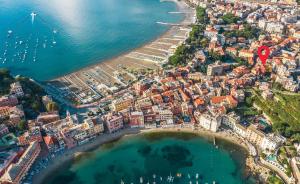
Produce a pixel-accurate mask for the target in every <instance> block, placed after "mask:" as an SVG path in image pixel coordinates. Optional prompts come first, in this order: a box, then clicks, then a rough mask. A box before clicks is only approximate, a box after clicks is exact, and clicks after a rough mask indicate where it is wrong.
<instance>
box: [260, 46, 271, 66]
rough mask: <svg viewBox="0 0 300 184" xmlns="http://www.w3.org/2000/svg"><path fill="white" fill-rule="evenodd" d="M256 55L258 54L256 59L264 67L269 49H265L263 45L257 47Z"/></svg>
mask: <svg viewBox="0 0 300 184" xmlns="http://www.w3.org/2000/svg"><path fill="white" fill-rule="evenodd" d="M257 54H258V57H259V59H260V60H261V62H262V64H263V65H265V64H266V61H267V59H268V57H269V55H270V49H269V47H267V46H265V45H263V46H260V47H258V50H257Z"/></svg>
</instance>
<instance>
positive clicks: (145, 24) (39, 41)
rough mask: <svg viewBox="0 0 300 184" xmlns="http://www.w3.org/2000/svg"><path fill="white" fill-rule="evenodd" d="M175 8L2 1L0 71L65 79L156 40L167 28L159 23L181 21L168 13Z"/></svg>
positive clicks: (155, 1)
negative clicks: (4, 69)
mask: <svg viewBox="0 0 300 184" xmlns="http://www.w3.org/2000/svg"><path fill="white" fill-rule="evenodd" d="M176 9H177V7H176V4H175V3H172V2H160V1H159V0H51V1H45V0H0V68H2V67H7V68H9V69H10V70H11V71H12V72H13V74H22V75H26V76H30V77H33V78H35V79H37V80H48V79H52V78H54V77H58V76H61V75H64V74H66V73H69V72H72V71H75V70H78V69H81V68H82V67H85V66H89V65H91V64H95V63H97V62H99V61H103V60H105V59H109V58H112V57H114V56H117V55H119V54H121V53H124V52H127V51H129V50H132V49H134V48H137V47H139V46H141V45H143V44H145V43H146V42H148V41H150V40H153V39H155V38H156V37H157V36H159V35H160V34H162V33H163V32H165V31H166V30H167V29H168V27H167V26H164V25H159V24H156V22H157V21H162V22H179V21H180V20H182V18H183V17H182V15H180V14H169V13H168V12H170V11H176ZM32 12H34V13H35V14H33V15H32V16H31V13H32ZM32 18H33V19H32ZM24 55H25V56H24Z"/></svg>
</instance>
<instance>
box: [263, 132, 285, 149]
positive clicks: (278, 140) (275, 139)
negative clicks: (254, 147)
mask: <svg viewBox="0 0 300 184" xmlns="http://www.w3.org/2000/svg"><path fill="white" fill-rule="evenodd" d="M285 141H286V138H284V137H283V136H280V135H276V134H268V135H267V136H264V138H263V140H262V142H261V144H260V147H261V149H262V150H269V151H275V150H276V149H277V148H278V147H279V146H281V145H282V144H283V143H284V142H285Z"/></svg>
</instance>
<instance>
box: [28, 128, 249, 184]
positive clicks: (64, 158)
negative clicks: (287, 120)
mask: <svg viewBox="0 0 300 184" xmlns="http://www.w3.org/2000/svg"><path fill="white" fill-rule="evenodd" d="M162 132H166V133H168V132H171V133H175V132H183V133H190V134H195V135H197V136H199V137H201V138H208V139H212V140H213V139H217V140H218V139H220V140H224V141H227V142H230V143H232V144H234V145H236V146H237V147H241V148H243V149H245V150H246V151H247V154H249V149H248V147H247V146H246V144H245V143H244V142H243V141H242V140H240V139H239V138H237V137H235V136H233V135H230V134H228V133H226V132H216V133H213V132H210V131H207V130H204V129H199V130H193V129H191V128H180V129H178V128H155V129H138V128H134V129H132V128H126V129H122V130H120V131H119V132H116V133H114V134H103V135H100V136H98V137H97V138H95V139H94V140H92V141H91V142H89V143H86V144H83V145H80V146H77V147H75V148H72V149H70V150H66V152H64V153H63V154H62V155H59V156H57V157H55V158H54V159H53V160H51V161H50V162H49V165H48V166H47V167H46V168H45V169H43V170H42V171H41V172H40V173H38V174H36V175H34V177H33V183H34V184H42V183H43V181H44V180H45V179H46V178H47V177H49V175H50V174H51V173H52V172H55V170H56V169H58V168H59V167H61V166H62V165H63V164H65V163H67V162H69V161H71V160H72V159H74V158H75V157H76V156H78V155H81V154H84V153H87V152H90V151H93V150H95V149H98V148H99V147H101V146H102V145H103V144H106V143H109V142H114V141H117V140H119V139H122V138H124V137H127V136H137V135H142V134H147V133H150V134H151V133H162ZM248 157H249V156H248ZM248 157H247V159H248ZM248 164H249V163H248ZM248 164H246V167H248V168H249V166H248ZM250 164H251V165H252V164H254V163H250Z"/></svg>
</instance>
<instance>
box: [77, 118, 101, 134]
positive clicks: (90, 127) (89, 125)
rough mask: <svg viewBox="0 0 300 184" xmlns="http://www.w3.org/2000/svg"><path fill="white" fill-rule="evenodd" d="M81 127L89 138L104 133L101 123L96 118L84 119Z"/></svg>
mask: <svg viewBox="0 0 300 184" xmlns="http://www.w3.org/2000/svg"><path fill="white" fill-rule="evenodd" d="M82 127H83V128H84V130H86V131H88V134H89V136H95V135H98V134H100V133H102V132H104V125H103V122H102V121H101V120H100V118H98V117H94V118H87V119H85V120H84V123H83V124H82Z"/></svg>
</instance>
